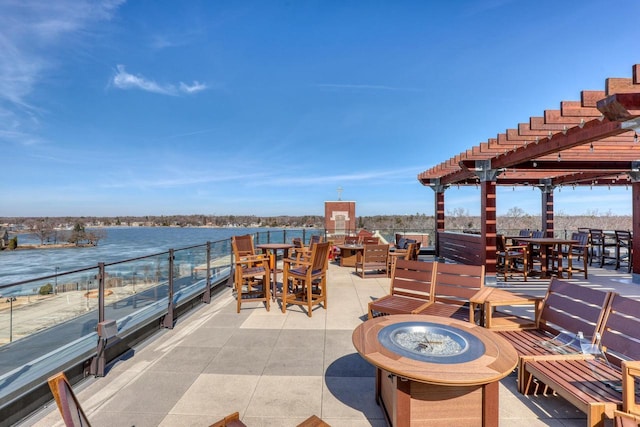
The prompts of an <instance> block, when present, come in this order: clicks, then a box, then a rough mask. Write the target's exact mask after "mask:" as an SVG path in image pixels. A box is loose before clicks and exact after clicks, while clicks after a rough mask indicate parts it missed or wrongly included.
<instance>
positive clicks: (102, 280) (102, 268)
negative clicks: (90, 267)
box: [98, 262, 105, 323]
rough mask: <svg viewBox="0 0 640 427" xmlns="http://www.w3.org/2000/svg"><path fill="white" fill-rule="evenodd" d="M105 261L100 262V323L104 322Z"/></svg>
mask: <svg viewBox="0 0 640 427" xmlns="http://www.w3.org/2000/svg"><path fill="white" fill-rule="evenodd" d="M104 281H105V271H104V262H99V263H98V323H100V322H104V288H105V287H104Z"/></svg>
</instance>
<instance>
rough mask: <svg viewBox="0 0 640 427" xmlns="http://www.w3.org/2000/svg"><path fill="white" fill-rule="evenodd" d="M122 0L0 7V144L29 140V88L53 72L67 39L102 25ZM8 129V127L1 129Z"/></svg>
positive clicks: (27, 0) (28, 1)
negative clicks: (0, 142)
mask: <svg viewBox="0 0 640 427" xmlns="http://www.w3.org/2000/svg"><path fill="white" fill-rule="evenodd" d="M122 3H123V0H103V1H93V0H57V1H48V2H44V1H38V0H13V1H11V0H9V1H2V2H0V28H1V29H2V30H0V116H2V117H5V118H6V117H10V118H11V120H10V122H7V121H5V120H3V121H2V122H0V131H3V132H4V133H3V134H0V138H5V139H6V138H8V139H11V137H12V136H13V137H16V140H17V142H20V135H23V136H24V139H23V140H24V143H29V141H33V139H34V138H35V137H33V136H31V135H30V134H31V133H33V132H34V130H35V129H37V127H34V123H35V122H37V120H36V121H35V122H34V120H33V117H34V115H39V114H40V113H41V111H40V109H39V108H38V107H37V106H35V105H33V104H32V103H31V102H30V100H29V97H30V95H31V94H32V92H33V90H34V88H35V87H36V86H37V85H38V84H39V83H40V82H41V81H42V80H43V79H46V78H47V72H48V71H49V70H50V69H52V68H54V67H56V66H57V61H58V59H57V58H58V57H57V56H56V49H57V48H59V47H64V44H65V43H66V41H68V40H70V38H69V36H74V35H76V34H78V33H82V34H83V35H85V36H86V35H87V34H89V30H90V29H91V25H93V24H94V23H96V22H99V21H104V20H108V19H110V18H111V17H112V15H113V13H115V10H116V9H117V8H118V6H120V4H122ZM7 123H9V124H7Z"/></svg>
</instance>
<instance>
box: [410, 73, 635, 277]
mask: <svg viewBox="0 0 640 427" xmlns="http://www.w3.org/2000/svg"><path fill="white" fill-rule="evenodd" d="M632 74H633V76H632V77H631V78H608V79H606V81H605V88H604V90H602V91H594V90H584V91H582V92H581V96H580V100H578V101H561V102H560V109H558V110H545V111H544V113H543V115H542V116H541V117H530V118H529V120H528V122H525V123H518V124H517V126H516V127H515V128H513V129H506V130H505V131H504V133H499V134H498V135H497V136H496V137H495V138H490V139H488V140H487V141H486V142H483V143H481V144H480V145H477V146H474V147H472V148H471V149H469V150H467V151H465V152H463V153H460V154H458V155H457V156H454V157H452V158H450V159H449V160H447V161H445V162H442V163H440V164H439V165H436V166H434V167H432V168H431V169H428V170H426V171H424V172H422V173H420V174H418V181H420V183H422V184H423V185H425V186H429V187H431V188H432V189H433V190H434V192H435V201H436V203H435V210H436V213H435V215H436V228H437V231H438V232H444V205H445V203H444V201H445V200H444V192H445V190H446V189H447V188H448V187H449V186H451V185H463V186H464V185H474V186H477V185H479V187H480V189H481V203H482V209H481V216H482V229H481V233H480V239H481V242H482V243H483V246H484V251H483V253H481V254H480V262H481V263H482V264H484V265H485V266H486V269H487V273H495V265H496V260H495V257H496V186H498V185H506V186H516V185H518V186H520V185H528V186H535V187H538V188H539V189H540V190H541V193H542V197H541V203H542V229H543V230H545V232H546V236H549V237H552V236H553V231H554V230H553V215H554V209H553V192H554V189H555V188H557V187H559V186H565V185H569V186H571V185H590V186H594V185H595V186H617V185H629V186H631V188H632V203H633V247H634V250H633V273H640V142H638V134H637V133H636V129H638V128H640V64H636V65H634V66H633V67H632ZM437 249H438V248H437V247H436V250H437Z"/></svg>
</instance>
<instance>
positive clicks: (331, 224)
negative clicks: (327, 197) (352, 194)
mask: <svg viewBox="0 0 640 427" xmlns="http://www.w3.org/2000/svg"><path fill="white" fill-rule="evenodd" d="M356 225H357V224H356V202H346V201H342V200H337V201H327V202H324V228H325V229H326V230H327V234H329V235H336V234H337V235H355V234H356Z"/></svg>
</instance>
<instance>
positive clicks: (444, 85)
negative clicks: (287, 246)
mask: <svg viewBox="0 0 640 427" xmlns="http://www.w3.org/2000/svg"><path fill="white" fill-rule="evenodd" d="M612 6H613V4H612V3H611V2H609V1H605V0H601V1H592V0H581V1H573V0H568V1H561V2H558V1H557V0H538V1H516V0H514V1H509V0H494V1H491V0H489V1H487V0H478V1H462V0H459V1H455V0H454V1H446V2H445V1H439V2H436V1H358V2H356V1H303V0H301V1H265V0H258V1H240V0H238V1H206V0H203V1H187V0H185V1H158V0H154V1H144V0H138V1H127V2H125V1H119V0H108V1H107V0H104V1H98V0H95V1H83V0H57V1H54V2H52V1H31V0H3V1H2V2H0V148H1V149H2V159H3V162H2V165H3V166H2V172H3V173H2V179H1V181H0V199H1V200H2V202H1V203H0V216H66V215H69V216H81V215H85V216H103V215H105V216H116V215H170V214H207V215H227V214H235V215H246V214H255V215H260V216H273V215H306V214H310V215H323V214H324V201H325V200H335V199H337V195H338V193H337V191H336V189H337V188H338V187H341V188H342V189H343V192H342V199H343V200H355V201H356V202H357V214H358V215H366V216H369V215H382V214H416V213H424V214H427V215H432V214H433V210H434V207H433V202H434V195H433V191H432V190H431V189H429V188H427V187H423V186H422V185H421V184H419V183H418V181H417V178H416V177H417V175H418V174H419V173H420V172H422V171H424V170H426V169H428V168H430V167H431V166H434V165H436V164H438V163H440V162H442V161H444V160H446V159H448V158H450V157H452V156H454V155H456V154H458V153H460V152H462V151H464V150H466V149H467V148H470V147H471V146H472V145H476V144H478V143H480V142H483V141H486V140H487V138H491V137H495V135H496V134H498V133H501V132H504V131H505V129H507V128H513V127H516V126H517V123H519V122H523V121H526V120H527V119H528V118H529V117H530V116H532V115H533V116H540V115H542V112H543V111H544V110H545V109H557V108H559V105H560V101H562V100H578V99H579V97H580V91H581V90H585V89H590V90H602V89H603V88H604V81H605V79H606V78H607V77H631V67H632V65H633V64H634V63H638V62H640V55H639V53H640V52H639V50H640V48H639V47H638V43H637V41H638V40H640V25H639V24H638V19H637V17H638V16H640V13H639V12H640V2H638V1H637V0H619V1H616V2H615V7H612ZM445 198H446V203H447V210H448V211H450V210H451V211H452V210H453V209H459V208H462V209H465V210H467V211H469V212H470V213H472V214H477V213H478V212H479V190H476V189H460V190H458V189H455V188H452V189H449V190H447V192H446V193H445ZM555 201H556V209H557V212H562V213H569V214H583V213H607V212H613V213H616V214H617V213H622V214H629V213H631V190H630V189H629V190H626V191H625V190H624V189H621V190H606V189H604V190H596V189H594V190H589V189H585V190H570V189H566V190H563V191H562V192H560V193H558V192H556V198H555ZM514 206H517V207H520V208H522V209H524V210H525V211H527V212H530V213H539V212H540V194H539V191H538V190H535V192H534V191H531V190H529V189H526V190H516V191H513V190H512V189H511V188H508V189H501V190H500V191H499V193H498V213H499V214H502V213H505V212H507V211H508V210H509V209H510V208H512V207H514Z"/></svg>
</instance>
